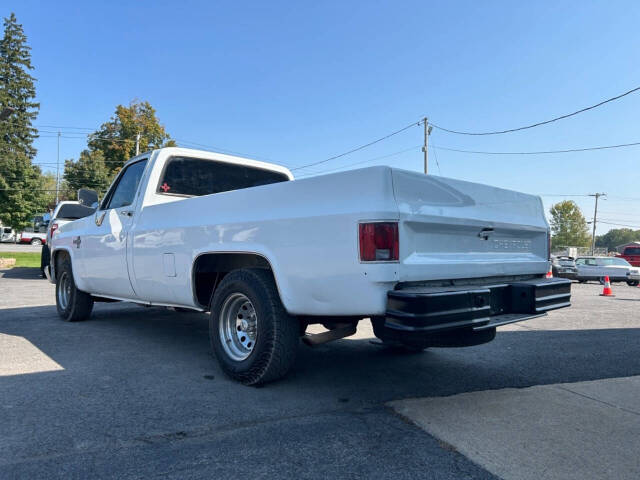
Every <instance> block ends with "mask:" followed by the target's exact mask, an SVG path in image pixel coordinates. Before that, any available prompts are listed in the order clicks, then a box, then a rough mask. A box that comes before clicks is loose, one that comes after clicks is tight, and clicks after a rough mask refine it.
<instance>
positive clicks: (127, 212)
mask: <svg viewBox="0 0 640 480" xmlns="http://www.w3.org/2000/svg"><path fill="white" fill-rule="evenodd" d="M120 215H124V216H125V217H133V210H120Z"/></svg>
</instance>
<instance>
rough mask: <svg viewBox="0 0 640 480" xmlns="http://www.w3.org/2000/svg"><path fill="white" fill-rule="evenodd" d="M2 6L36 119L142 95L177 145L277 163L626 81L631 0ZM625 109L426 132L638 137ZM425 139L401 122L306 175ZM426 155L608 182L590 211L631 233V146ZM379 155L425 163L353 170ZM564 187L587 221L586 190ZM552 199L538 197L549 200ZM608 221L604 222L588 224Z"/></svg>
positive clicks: (520, 177)
mask: <svg viewBox="0 0 640 480" xmlns="http://www.w3.org/2000/svg"><path fill="white" fill-rule="evenodd" d="M3 7H4V8H3V12H2V13H3V15H4V16H6V15H8V13H9V12H10V11H14V12H15V13H16V15H17V17H18V21H19V22H20V23H22V24H23V25H24V28H25V31H26V34H27V36H28V38H29V43H30V45H31V47H32V49H33V50H32V55H33V63H34V65H35V67H36V69H35V71H34V75H35V77H36V78H37V79H38V82H37V90H38V100H39V101H40V103H41V110H40V116H39V118H38V120H37V122H36V125H57V126H65V127H90V128H95V127H98V126H99V125H100V124H101V123H102V122H104V121H106V120H107V119H108V118H109V117H110V116H111V115H112V114H113V111H114V109H115V106H116V105H117V104H127V103H129V102H130V101H131V100H132V99H134V98H138V99H142V100H148V101H149V102H151V104H152V105H153V106H154V107H155V108H156V109H157V113H158V116H159V118H160V120H161V122H162V123H163V124H164V125H165V126H166V128H167V130H168V132H169V133H170V134H171V135H172V136H173V137H174V138H176V139H178V140H179V142H178V143H179V144H180V143H181V142H180V140H182V143H184V140H187V141H190V142H198V143H202V144H206V145H210V146H211V147H217V148H219V149H226V150H232V151H236V152H241V153H243V154H246V155H248V156H251V157H254V158H261V159H269V160H271V161H274V162H277V163H282V164H285V165H287V166H290V167H295V166H296V165H302V164H307V163H311V162H314V161H318V160H322V159H324V158H328V157H331V156H333V155H336V154H339V153H342V152H344V151H346V150H349V149H351V148H353V147H356V146H358V145H361V144H364V143H367V142H369V141H371V140H374V139H376V138H379V137H381V136H384V135H386V134H388V133H390V132H392V131H395V130H398V129H400V128H402V127H404V126H405V125H408V124H409V123H411V122H413V121H418V120H419V119H420V118H421V117H423V116H424V115H427V116H428V117H429V119H430V120H432V121H433V122H434V123H436V124H438V125H442V126H444V127H447V128H452V129H463V130H472V131H477V130H480V131H485V130H495V129H504V128H510V127H517V126H521V125H524V124H529V123H532V122H536V121H540V120H545V119H547V118H550V117H554V116H557V115H560V114H564V113H567V112H570V111H574V110H576V109H578V108H581V107H583V106H586V105H590V104H592V103H596V102H598V101H600V100H603V99H605V98H608V97H611V96H614V95H617V94H619V93H622V92H624V91H626V90H629V89H631V88H633V87H636V86H640V58H639V56H640V48H639V47H640V29H639V28H638V25H639V23H640V22H639V21H640V3H638V2H632V1H629V2H622V1H613V2H611V1H610V2H579V1H575V2H542V1H540V2H510V1H508V2H507V1H505V2H472V1H468V2H427V1H410V2H398V1H396V2H391V1H389V2H375V1H366V2H365V1H358V2H356V1H353V2H344V1H337V2H305V1H302V2H278V1H270V2H222V1H217V2H210V1H184V0H183V1H180V2H177V1H176V2H160V1H159V2H150V1H140V2H119V1H110V2H75V1H67V2H65V1H57V2H46V1H33V0H22V1H5V2H3ZM639 107H640V92H638V93H636V94H634V95H630V96H627V97H625V98H624V99H622V100H620V101H617V102H614V103H610V104H608V105H606V106H603V107H601V108H599V109H596V110H593V111H591V112H588V113H585V114H582V115H579V116H577V117H574V118H571V119H568V120H563V121H560V122H556V123H554V124H551V125H547V126H543V127H539V128H536V129H531V130H527V131H524V132H519V133H513V134H508V135H497V136H490V137H465V136H458V135H452V134H448V133H444V132H442V131H437V130H434V132H433V134H432V136H431V138H430V141H431V144H432V145H434V146H437V147H451V148H460V149H471V150H482V151H485V150H486V151H532V150H549V149H563V148H574V147H577V148H580V147H589V146H598V145H611V144H619V143H629V142H636V141H640V131H638V120H639V119H640V108H639ZM43 130H55V129H51V128H49V129H43ZM74 131H75V132H77V131H79V130H73V129H69V128H65V129H63V135H67V136H68V135H70V134H71V132H74ZM42 135H43V137H42V138H40V139H39V140H38V141H37V143H36V146H37V148H38V156H37V158H36V162H37V163H41V164H48V163H52V162H55V161H56V138H55V135H54V134H47V133H43V134H42ZM45 135H51V136H45ZM421 143H422V130H421V128H420V127H414V128H411V129H409V130H407V131H406V132H403V133H402V134H399V135H396V136H394V137H393V138H391V139H389V140H387V141H384V142H381V143H379V144H376V145H374V146H372V147H370V148H367V149H364V150H362V151H359V152H357V153H355V154H353V155H349V156H346V157H343V158H340V159H337V160H335V161H331V162H327V163H326V164H323V165H320V166H318V167H315V168H312V169H311V168H310V169H307V170H306V172H307V173H312V172H320V171H324V170H334V169H339V168H345V167H346V166H347V165H350V164H352V163H355V162H362V161H365V160H368V159H375V158H377V157H381V156H386V155H389V154H392V153H395V152H398V151H401V150H406V149H409V148H411V147H417V146H418V145H420V144H421ZM85 145H86V142H85V140H84V139H83V138H80V139H74V138H62V140H61V145H60V151H61V154H60V157H61V159H67V158H77V156H78V154H79V152H80V151H81V150H82V149H83V148H84V147H85ZM213 149H215V148H213ZM436 152H437V159H438V163H439V168H438V166H437V165H436V161H435V160H436V155H434V153H433V151H431V152H430V160H431V162H430V167H431V172H433V173H435V174H439V173H441V174H442V175H444V176H449V177H455V178H460V179H464V180H470V181H476V182H483V183H489V184H492V185H497V186H500V187H505V188H511V189H516V190H521V191H525V192H529V193H535V194H543V195H547V194H587V193H593V192H596V191H598V192H607V193H608V194H609V199H608V200H607V201H605V202H602V207H601V209H602V212H603V213H602V214H599V217H601V218H603V219H606V220H611V221H612V222H619V223H621V224H629V225H634V226H636V225H637V226H638V227H640V213H638V212H639V211H640V164H639V162H638V155H639V154H640V147H635V148H628V149H616V150H603V151H596V152H586V153H571V154H556V155H546V156H482V155H474V154H464V153H456V152H451V151H445V150H436ZM376 164H389V165H393V166H397V167H401V168H406V169H411V170H421V169H422V153H421V152H420V150H419V148H414V149H413V150H410V151H405V152H404V153H401V154H398V155H394V156H390V157H387V158H383V159H379V160H374V161H371V162H368V163H363V164H361V166H367V165H376ZM43 168H47V169H48V168H55V167H54V166H52V165H43ZM303 172H305V170H300V171H296V172H294V173H296V174H298V175H300V174H302V173H303ZM568 198H571V199H573V200H575V201H576V202H577V203H578V204H579V205H580V206H581V207H582V208H583V211H584V213H585V216H586V217H587V218H588V219H590V217H591V216H592V210H593V199H592V198H589V197H568ZM561 199H562V197H549V196H545V197H544V201H545V204H546V206H547V207H548V206H550V205H551V204H552V203H553V202H555V201H559V200H561ZM609 228H613V227H612V226H611V225H605V224H601V225H600V226H599V228H598V233H604V232H605V231H607V230H608V229H609Z"/></svg>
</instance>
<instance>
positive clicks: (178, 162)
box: [156, 157, 289, 197]
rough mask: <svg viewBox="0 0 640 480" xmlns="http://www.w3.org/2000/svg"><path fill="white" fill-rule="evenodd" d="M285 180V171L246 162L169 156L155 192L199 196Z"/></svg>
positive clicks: (287, 178) (286, 177)
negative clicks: (234, 162) (253, 165)
mask: <svg viewBox="0 0 640 480" xmlns="http://www.w3.org/2000/svg"><path fill="white" fill-rule="evenodd" d="M288 180H289V177H288V176H287V175H286V174H284V173H281V172H275V171H273V170H266V169H262V168H258V167H252V166H248V165H236V164H232V163H226V162H219V161H216V160H207V159H203V158H191V157H171V158H170V159H169V160H167V163H166V165H165V167H164V171H163V172H162V174H161V175H160V181H159V182H158V186H157V188H156V193H159V194H161V195H175V196H181V197H198V196H202V195H211V194H214V193H222V192H229V191H232V190H241V189H243V188H251V187H258V186H260V185H269V184H272V183H280V182H286V181H288Z"/></svg>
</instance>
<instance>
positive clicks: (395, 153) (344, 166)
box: [298, 145, 422, 178]
mask: <svg viewBox="0 0 640 480" xmlns="http://www.w3.org/2000/svg"><path fill="white" fill-rule="evenodd" d="M421 146H422V145H416V146H415V147H409V148H405V149H404V150H400V151H398V152H393V153H389V154H387V155H382V156H380V157H375V158H368V159H366V160H361V161H359V162H354V163H349V164H347V165H343V166H341V167H337V168H332V169H329V170H320V171H318V172H315V173H309V174H304V175H301V176H300V177H298V178H306V177H312V176H314V175H324V174H326V173H332V172H337V171H339V170H342V169H343V168H348V167H353V166H355V165H361V164H363V163H367V162H374V161H376V160H382V159H383V158H389V157H395V156H396V155H400V154H402V153H406V152H410V151H412V150H415V149H416V148H420V147H421Z"/></svg>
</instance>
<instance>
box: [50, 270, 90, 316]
mask: <svg viewBox="0 0 640 480" xmlns="http://www.w3.org/2000/svg"><path fill="white" fill-rule="evenodd" d="M56 277H57V278H56V308H57V310H58V315H60V318H62V319H63V320H64V321H66V322H79V321H82V320H86V319H87V318H89V316H90V315H91V310H92V309H93V298H92V297H91V295H89V294H88V293H86V292H82V291H80V290H78V289H77V288H76V284H75V282H74V281H73V272H72V270H71V262H70V261H69V259H64V260H63V261H62V262H61V263H60V266H59V269H58V270H57V272H56ZM63 289H66V292H63Z"/></svg>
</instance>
